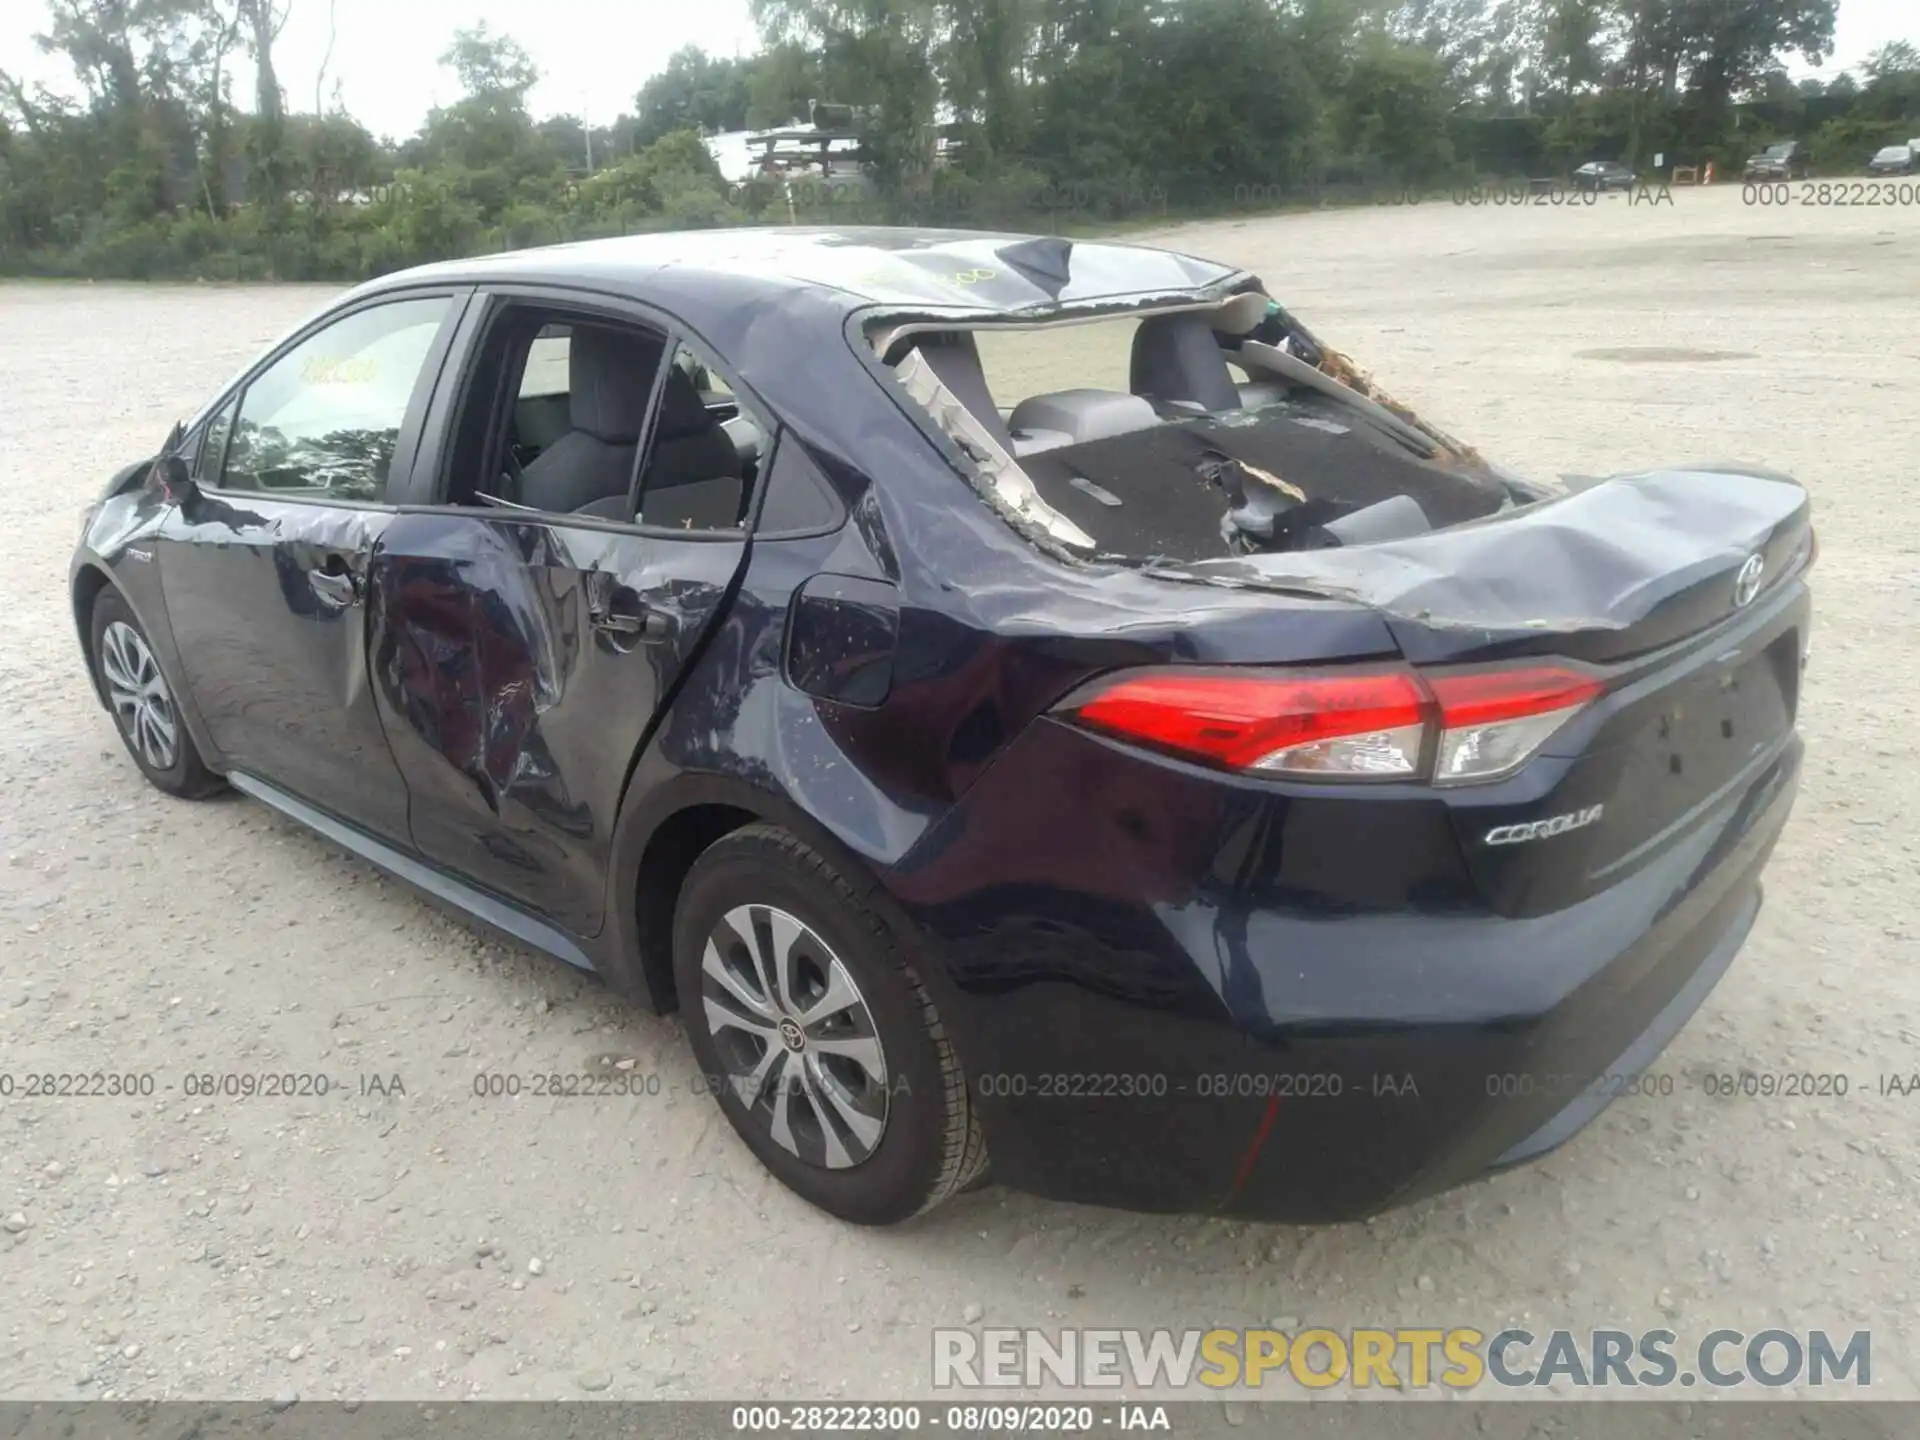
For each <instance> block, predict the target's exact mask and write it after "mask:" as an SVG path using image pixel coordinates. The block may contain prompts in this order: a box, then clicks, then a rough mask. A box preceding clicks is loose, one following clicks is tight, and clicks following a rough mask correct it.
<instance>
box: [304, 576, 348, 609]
mask: <svg viewBox="0 0 1920 1440" xmlns="http://www.w3.org/2000/svg"><path fill="white" fill-rule="evenodd" d="M307 583H308V584H309V585H311V586H312V587H313V593H314V594H316V595H318V596H319V597H320V598H321V599H322V600H324V601H326V602H327V603H328V604H329V605H332V606H335V607H336V608H338V609H342V610H344V609H345V608H346V607H347V606H349V605H357V604H359V603H360V578H359V576H357V575H355V574H354V573H353V572H352V571H351V570H326V569H315V570H309V571H307Z"/></svg>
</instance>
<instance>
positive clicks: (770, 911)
mask: <svg viewBox="0 0 1920 1440" xmlns="http://www.w3.org/2000/svg"><path fill="white" fill-rule="evenodd" d="M1814 549H1815V546H1814V537H1813V532H1812V529H1811V527H1810V522H1809V514H1808V502H1807V497H1806V495H1805V492H1804V491H1803V490H1802V489H1801V488H1800V487H1799V486H1797V485H1795V484H1794V483H1793V482H1792V481H1791V480H1788V479H1786V478H1785V477H1782V476H1778V475H1772V474H1767V473H1764V472H1759V471H1751V470H1742V469H1739V468H1737V467H1729V466H1707V465H1699V466H1688V467H1683V468H1678V469H1673V470H1656V471H1651V472H1646V473H1640V474H1632V475H1621V476H1615V477H1612V478H1608V479H1604V480H1599V481H1590V482H1581V483H1579V484H1577V485H1574V486H1572V487H1571V488H1566V487H1559V486H1555V487H1547V486H1541V485H1536V484H1533V483H1530V482H1527V481H1525V480H1522V479H1520V478H1519V477H1517V476H1514V475H1512V474H1510V473H1509V472H1507V471H1505V470H1503V469H1501V468H1500V467H1498V466H1496V465H1493V464H1490V463H1488V462H1487V461H1485V460H1483V459H1482V458H1481V457H1480V456H1479V455H1478V454H1477V453H1476V452H1475V451H1474V450H1473V449H1472V448H1471V447H1469V446H1467V445H1465V444H1463V443H1461V442H1459V441H1457V440H1454V439H1453V438H1451V437H1449V436H1448V435H1446V434H1445V433H1443V432H1442V431H1440V430H1438V429H1436V428H1435V427H1434V426H1432V425H1431V424H1429V423H1428V422H1426V421H1425V420H1423V419H1421V418H1420V417H1419V416H1418V415H1416V414H1415V413H1414V412H1412V411H1411V410H1409V409H1408V408H1407V407H1405V406H1404V405H1401V404H1399V403H1397V402H1396V401H1395V400H1393V399H1392V397H1390V396H1389V395H1387V394H1386V393H1385V392H1384V391H1382V390H1381V388H1380V387H1379V386H1378V385H1377V384H1375V383H1374V382H1373V381H1372V380H1371V379H1370V378H1369V377H1368V376H1367V375H1366V373H1365V372H1364V371H1362V370H1360V369H1359V368H1358V367H1357V366H1355V365H1354V364H1353V363H1352V362H1351V361H1350V360H1349V359H1347V357H1345V356H1344V355H1342V354H1341V353H1340V352H1339V351H1337V350H1335V349H1333V348H1332V347H1331V346H1329V345H1328V344H1326V343H1325V342H1323V341H1322V340H1320V339H1319V338H1317V337H1316V336H1315V335H1314V334H1313V333H1312V332H1311V331H1310V330H1309V329H1308V328H1307V327H1306V326H1305V325H1303V324H1302V323H1301V322H1300V321H1299V320H1298V319H1297V318H1296V317H1295V316H1293V315H1292V314H1291V313H1289V311H1288V310H1287V309H1286V308H1285V306H1284V304H1282V303H1280V302H1279V301H1277V300H1275V299H1273V298H1271V297H1270V296H1269V295H1268V294H1267V293H1266V290H1265V289H1264V288H1263V286H1262V285H1261V282H1260V281H1259V280H1258V279H1257V278H1256V277H1254V276H1252V275H1250V274H1247V273H1245V272H1243V271H1240V270H1236V269H1234V268H1233V267H1231V266H1227V265H1221V264H1215V263H1211V262H1208V261H1204V260H1198V259H1194V258H1191V257H1188V256H1183V255H1177V254H1173V253H1169V252H1166V251H1160V250H1153V249H1146V248H1139V247H1132V246H1125V245H1116V244H1105V243H1098V244H1096V243H1081V242H1068V241H1065V240H1059V239H1051V238H1044V237H1041V238H1035V237H1019V236H1002V235H989V234H978V233H965V232H945V231H939V232H936V231H918V230H837V231H821V230H804V229H768V230H751V231H738V232H724V233H707V234H697V235H685V236H655V237H648V238H634V239H623V240H607V241H598V242H593V243H587V244H580V245H570V246H563V247H558V248H554V249H547V250H540V251H533V252H526V253H521V254H514V255H503V256H496V257H488V258H483V259H476V260H470V261H461V262H457V263H450V264H445V265H439V266H434V267H430V268H427V269H422V270H415V271H410V272H407V273H404V274H399V275H393V276H389V277H387V278H385V279H383V280H380V281H377V282H374V283H372V284H369V285H366V286H363V287H361V288H360V289H358V290H355V291H353V292H352V293H351V294H349V295H347V296H346V297H344V298H343V299H341V300H340V301H339V302H338V303H336V304H334V305H333V306H331V307H330V308H328V309H327V310H326V311H325V312H324V313H323V314H320V315H318V316H316V317H315V318H314V319H313V320H312V321H310V322H309V323H308V324H306V325H305V326H303V327H302V328H300V329H299V330H298V331H296V332H295V333H294V334H292V335H291V336H289V337H288V338H287V339H286V340H285V341H284V342H282V343H280V344H278V345H276V346H274V347H273V348H272V349H271V350H270V351H269V352H268V353H266V354H265V355H263V356H262V357H261V358H260V359H259V360H258V361H257V362H256V363H255V364H253V365H251V366H250V367H249V368H248V369H247V370H246V371H245V373H243V374H242V375H241V376H240V377H238V378H237V379H236V380H235V381H234V382H233V383H232V384H231V385H230V386H229V387H228V388H227V389H226V390H225V391H224V392H222V393H221V394H220V395H219V396H218V397H216V398H215V399H214V400H213V401H212V402H211V403H210V404H209V405H208V406H207V407H206V409H205V410H204V411H203V412H201V413H200V414H199V415H198V416H196V417H194V418H193V419H192V420H191V421H189V422H186V423H184V424H183V425H181V426H180V427H178V428H177V429H176V431H175V433H174V435H173V436H172V437H171V438H170V439H169V440H168V442H167V443H166V445H165V446H164V447H163V448H162V450H161V452H160V454H159V455H158V456H157V457H149V458H147V459H144V460H142V461H140V462H139V463H136V464H133V465H130V466H128V467H127V469H125V470H124V471H123V472H122V473H121V474H120V475H119V476H118V477H116V478H115V479H114V480H113V481H112V483H111V484H110V485H109V486H108V488H107V491H106V494H105V495H104V496H103V497H102V499H101V501H100V502H99V504H98V505H97V506H96V507H95V508H94V510H93V511H92V512H91V513H90V514H89V517H88V520H87V524H86V533H85V535H84V537H83V539H82V541H81V544H80V547H79V551H78V553H77V554H76V556H75V558H74V562H73V567H72V601H73V611H74V618H75V620H76V622H77V624H78V627H79V633H80V637H81V640H82V643H83V646H84V650H85V654H86V661H87V666H88V671H89V674H90V676H91V678H92V682H93V684H94V686H95V688H96V690H97V692H98V694H99V697H100V699H101V701H102V702H103V703H104V705H105V706H106V708H107V709H108V710H109V711H110V712H111V714H112V715H113V717H114V719H115V721H116V722H117V723H118V725H119V729H120V732H121V735H122V737H123V738H124V740H125V741H126V745H127V749H128V751H129V753H130V754H131V756H132V758H133V761H134V763H135V764H137V765H138V766H139V767H140V769H141V770H142V771H143V772H144V773H145V774H146V776H147V778H148V779H149V780H151V781H152V782H153V783H154V784H155V785H158V786H159V787H160V788H161V789H163V790H166V791H168V792H170V793H172V794H176V795H182V796H200V795H206V794H209V793H211V792H213V791H214V790H216V789H218V788H220V787H222V786H223V785H230V786H232V787H233V788H235V789H237V790H240V791H243V792H245V793H246V794H247V795H250V796H252V797H255V798H256V799H258V800H261V801H264V802H265V803H267V804H269V805H271V806H274V807H276V808H277V809H279V810H281V811H283V812H285V813H286V814H288V815H291V816H293V817H294V818H296V819H297V820H299V821H301V822H303V823H305V824H307V825H309V826H311V827H313V828H314V829H315V830H317V831H320V832H321V833H323V834H324V835H326V836H328V837H330V838H331V839H332V840H334V841H335V842H337V843H339V844H340V845H342V846H345V847H346V848H347V849H349V850H351V851H353V852H354V853H356V854H358V855H361V856H364V857H365V858H367V859H368V860H371V861H372V862H374V863H376V864H378V865H381V866H383V867H385V868H386V869H388V870H390V871H392V872H393V873H395V874H397V875H399V876H401V877H403V878H405V879H406V880H408V881H410V882H412V883H413V884H415V885H417V886H418V887H420V888H421V889H423V890H425V891H428V892H430V893H431V894H433V895H435V896H437V897H438V898H439V899H441V900H442V901H444V902H447V903H450V904H451V905H453V906H455V907H457V908H459V909H460V910H461V911H464V912H465V913H467V914H469V915H471V916H473V917H476V918H477V919H479V920H481V921H483V922H486V923H487V924H490V925H492V926H495V927H497V928H499V929H501V930H504V931H506V932H508V933H509V934H511V935H514V936H516V937H518V938H519V939H521V940H522V941H524V942H526V943H527V944H529V945H532V946H534V947H536V948H538V949H540V950H542V951H546V952H548V953H550V954H552V955H555V956H557V957H559V958H560V959H562V960H565V961H567V962H569V963H570V964H573V965H576V966H579V967H581V968H583V969H589V970H592V971H595V972H597V973H598V974H600V975H601V976H603V977H605V979H606V981H607V982H608V983H609V984H611V985H613V986H615V987H616V988H617V989H619V990H620V991H622V992H623V993H625V994H627V995H630V996H632V997H633V998H634V999H636V1000H637V1001H639V1002H641V1003H642V1004H645V1005H647V1006H650V1007H652V1008H655V1009H658V1010H669V1009H674V1008H678V1009H679V1010H680V1011H681V1012H682V1013H683V1015H684V1016H685V1021H686V1027H687V1031H688V1034H689V1036H690V1038H691V1042H692V1045H693V1049H694V1053H695V1056H696V1058H697V1061H698V1066H699V1070H700V1072H701V1074H702V1075H703V1076H705V1077H707V1078H708V1080H709V1081H710V1082H711V1084H710V1088H711V1089H712V1091H713V1093H714V1095H715V1098H716V1100H717V1102H718V1103H719V1105H720V1106H721V1108H722V1109H723V1110H724V1111H725V1113H726V1115H727V1118H728V1120H729V1121H731V1122H732V1124H733V1126H734V1128H735V1129H736V1130H737V1131H738V1132H739V1134H740V1136H741V1138H742V1140H743V1141H744V1142H745V1143H746V1145H747V1146H748V1147H750V1148H751V1149H752V1151H753V1152H754V1154H755V1155H757V1156H758V1157H759V1158H760V1160H761V1161H762V1162H763V1163H764V1164H765V1165H766V1166H767V1167H768V1168H769V1169H770V1170H771V1171H772V1172H773V1173H774V1174H775V1175H776V1176H778V1177H779V1178H780V1180H782V1181H783V1182H785V1183H786V1184H787V1185H788V1186H790V1187H791V1188H792V1189H793V1190H795V1191H797V1192H798V1193H799V1194H801V1195H803V1196H804V1197H806V1198H807V1199H808V1200H810V1201H812V1202H813V1203H815V1204H817V1205H819V1206H822V1207H824V1208H825V1209H827V1210H829V1211H831V1212H832V1213H833V1214H835V1215H838V1216H842V1217H844V1218H846V1219H849V1220H855V1221H861V1222H867V1223H884V1222H890V1221H896V1220H900V1219H904V1218H906V1217H908V1216H911V1215H914V1214H916V1213H918V1212H920V1211H923V1210H925V1209H927V1208H928V1207H929V1206H931V1205H933V1204H935V1203H937V1202H939V1201H940V1200H942V1199H944V1198H946V1197H947V1196H949V1195H951V1194H953V1193H954V1192H956V1191H958V1190H960V1189H962V1188H964V1187H966V1186H968V1185H970V1184H972V1183H974V1182H975V1181H977V1180H979V1179H980V1178H982V1177H983V1176H985V1175H986V1174H987V1173H988V1169H987V1167H988V1166H989V1164H991V1175H992V1177H993V1178H994V1179H995V1180H997V1181H1001V1182H1004V1183H1006V1184H1009V1185H1014V1186H1018V1187H1022V1188H1025V1189H1028V1190H1032V1191H1036V1192H1039V1193H1042V1194H1045V1195H1050V1196H1056V1197H1060V1198H1063V1199H1070V1200H1078V1201H1087V1202H1093V1203H1097V1204H1104V1205H1119V1206H1128V1207H1134V1208H1141V1209H1156V1210H1201V1211H1211V1212H1216V1213H1221V1214H1227V1215H1234V1216H1241V1217H1250V1218H1267V1219H1275V1220H1289V1221H1327V1220H1338V1219H1344V1218H1352V1217H1358V1216H1364V1215H1368V1214H1371V1213H1373V1212H1376V1211H1378V1210H1381V1209H1382V1208H1384V1207H1388V1206H1392V1205H1396V1204H1400V1203H1404V1202H1406V1201H1408V1200H1410V1199H1413V1198H1415V1197H1418V1196H1421V1195H1425V1194H1430V1193H1432V1192H1434V1191H1436V1190H1440V1189H1443V1188H1445V1187H1448V1186H1452V1185H1456V1184H1459V1183H1461V1182H1464V1181H1468V1180H1471V1179H1473V1178H1475V1177H1477V1176H1481V1175H1485V1174H1487V1173H1489V1172H1491V1171H1494V1170H1497V1169H1499V1168H1502V1167H1504V1166H1508V1165H1512V1164H1515V1163H1517V1162H1520V1161H1523V1160H1526V1159H1528V1158H1530V1157H1533V1156H1535V1155H1538V1154H1540V1153H1542V1152H1544V1151H1546V1150H1547V1149H1549V1148H1551V1147H1552V1146H1554V1145H1556V1144H1558V1143H1559V1142H1560V1141H1562V1140H1564V1139H1566V1138H1567V1137H1568V1136H1569V1135H1571V1134H1572V1133H1573V1132H1574V1131H1575V1130H1577V1129H1578V1128H1579V1127H1580V1126H1581V1125H1582V1124H1584V1123H1585V1122H1586V1121H1587V1120H1589V1119H1590V1118H1592V1117H1593V1116H1594V1115H1595V1114H1597V1113H1598V1112H1599V1111H1600V1109H1601V1108H1603V1107H1604V1105H1605V1104H1606V1103H1607V1102H1608V1100H1610V1099H1611V1098H1613V1097H1614V1096H1616V1095H1618V1094H1621V1093H1623V1092H1626V1091H1630V1090H1631V1089H1632V1088H1633V1086H1634V1083H1635V1082H1634V1077H1635V1076H1636V1075H1637V1074H1639V1073H1640V1072H1641V1071H1642V1070H1643V1068H1644V1067H1645V1066H1646V1065H1647V1064H1648V1063H1649V1062H1650V1061H1651V1060H1652V1059H1653V1058H1654V1057H1655V1056H1656V1055H1657V1054H1658V1053H1659V1052H1660V1050H1661V1048H1662V1047H1663V1046H1664V1045H1665V1044H1666V1043H1667V1041H1668V1040H1669V1039H1670V1038H1671V1037H1672V1036H1673V1035H1674V1034H1675V1033H1676V1031H1678V1030H1679V1028H1680V1027H1681V1026H1682V1025H1683V1024H1684V1023H1685V1022H1686V1020H1687V1018H1688V1016H1689V1015H1690V1014H1692V1012H1693V1011H1694V1010H1695V1009H1696V1008H1697V1007H1698V1006H1699V1004H1700V1003H1701V1001H1702V999H1703V998H1704V997H1705V995H1706V994H1707V992H1708V991H1709V990H1710V989H1711V988H1712V987H1713V985H1714V984H1715V982H1716V981H1718V980H1719V978H1720V976H1721V975H1722V974H1723V973H1724V972H1725V971H1726V969H1727V967H1728V965H1729V964H1730V963H1731V961H1732V959H1733V957H1734V954H1735V952H1736V950H1738V948H1739V947H1740V945H1741V942H1742V941H1743V940H1744V938H1745V937H1746V935H1747V933H1748V930H1749V928H1750V927H1751V926H1752V924H1753V921H1754V916H1755V913H1756V911H1757V909H1758V907H1759V904H1760V872H1761V869H1762V867H1763V865H1764V864H1765V862H1766V859H1767V856H1768V854H1769V852H1770V851H1771V849H1772V847H1773V844H1774V842H1775V840H1776V838H1777V837H1778V835H1779V833H1780V830H1781V827H1782V825H1783V824H1784V822H1785V820H1786V816H1787V812H1788V809H1789V807H1790V805H1791V803H1792V799H1793V796H1794V792H1795V788H1796V784H1797V779H1798V772H1799V766H1800V757H1801V743H1800V740H1799V739H1798V737H1797V735H1796V732H1795V713H1796V709H1797V705H1798V700H1799V691H1800V682H1801V676H1802V670H1803V665H1804V657H1805V651H1806V642H1807V630H1808V619H1809V600H1808V591H1807V585H1806V576H1807V571H1808V568H1809V566H1810V565H1811V564H1812V562H1813V558H1814Z"/></svg>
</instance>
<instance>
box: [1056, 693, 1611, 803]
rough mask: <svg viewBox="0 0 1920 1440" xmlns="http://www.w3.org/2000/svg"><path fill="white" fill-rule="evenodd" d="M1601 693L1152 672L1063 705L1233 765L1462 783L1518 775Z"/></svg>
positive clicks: (1143, 737) (1112, 728) (1118, 733)
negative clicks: (1530, 760) (1550, 740)
mask: <svg viewBox="0 0 1920 1440" xmlns="http://www.w3.org/2000/svg"><path fill="white" fill-rule="evenodd" d="M1602 688H1603V687H1602V685H1601V683H1600V682H1599V681H1598V680H1595V679H1593V678H1592V677H1591V676H1588V675H1585V674H1583V673H1581V672H1580V671H1577V670H1573V669H1570V668H1568V667H1566V666H1561V665H1539V666H1523V667H1517V668H1507V669H1497V670H1475V671H1466V672H1459V671H1456V672H1451V673H1449V672H1444V671H1442V672H1435V673H1432V674H1427V675H1421V674H1417V673H1415V672H1414V671H1412V670H1410V669H1406V668H1404V667H1391V668H1365V669H1361V668H1355V669H1352V670H1327V671H1318V672H1306V673H1277V672H1274V671H1261V670H1245V671H1237V670H1224V671H1223V670H1146V671H1137V672H1135V673H1133V674H1129V675H1122V676H1120V677H1118V678H1117V679H1115V680H1113V681H1112V682H1110V683H1108V684H1106V685H1104V686H1101V687H1099V688H1098V689H1096V690H1095V691H1094V692H1093V693H1092V694H1091V695H1090V696H1086V697H1085V698H1079V699H1076V700H1075V701H1072V702H1069V704H1068V705H1067V706H1066V707H1065V709H1066V711H1067V713H1068V714H1069V715H1070V716H1071V718H1072V719H1073V720H1074V721H1075V722H1076V723H1078V724H1081V725H1084V726H1086V727H1088V728H1089V729H1092V730H1098V731H1101V732H1102V733H1104V734H1108V735H1112V736H1114V737H1116V738H1118V739H1123V740H1129V741H1132V742H1134V743H1135V744H1140V745H1148V746H1152V747H1153V748H1155V749H1159V750H1166V751H1170V752H1172V753H1174V754H1177V755H1182V756H1185V757H1187V758H1188V759H1192V760H1199V761H1202V762H1205V763H1207V764H1212V765H1220V766H1224V767H1226V768H1228V769H1233V770H1249V771H1255V772H1260V773H1266V774H1283V775H1294V776H1300V777H1305V778H1321V779H1345V780H1368V779H1374V780H1394V779H1400V780H1406V779H1417V778H1419V777H1421V776H1422V775H1426V774H1429V773H1430V774H1431V776H1432V778H1433V779H1434V780H1435V781H1436V782H1438V783H1442V784H1447V783H1454V784H1459V783H1465V782H1469V781H1475V780H1493V779H1498V778H1500V777H1501V776H1503V775H1507V774H1511V773H1512V772H1513V771H1514V770H1516V769H1518V768H1519V767H1520V766H1521V765H1522V764H1524V763H1525V762H1526V761H1527V760H1528V759H1530V758H1531V757H1532V756H1533V754H1534V753H1535V752H1536V751H1537V750H1538V749H1539V747H1540V746H1541V744H1543V743H1544V742H1545V741H1546V739H1547V737H1548V736H1550V735H1551V734H1552V733H1553V732H1554V731H1555V730H1558V729H1559V728H1560V726H1561V725H1563V724H1565V723H1566V721H1567V720H1568V719H1570V718H1571V717H1572V716H1573V715H1574V714H1575V713H1576V712H1578V711H1579V710H1580V709H1581V708H1582V707H1583V706H1585V705H1586V704H1587V703H1588V702H1589V701H1591V700H1592V699H1593V698H1594V697H1595V696H1596V695H1598V694H1599V693H1600V691H1601V689H1602ZM1430 738H1431V740H1432V744H1431V745H1429V739H1430ZM1429 755H1431V756H1432V757H1433V758H1432V761H1431V765H1432V768H1431V771H1429V770H1428V763H1429V762H1428V758H1427V757H1428V756H1429Z"/></svg>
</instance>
